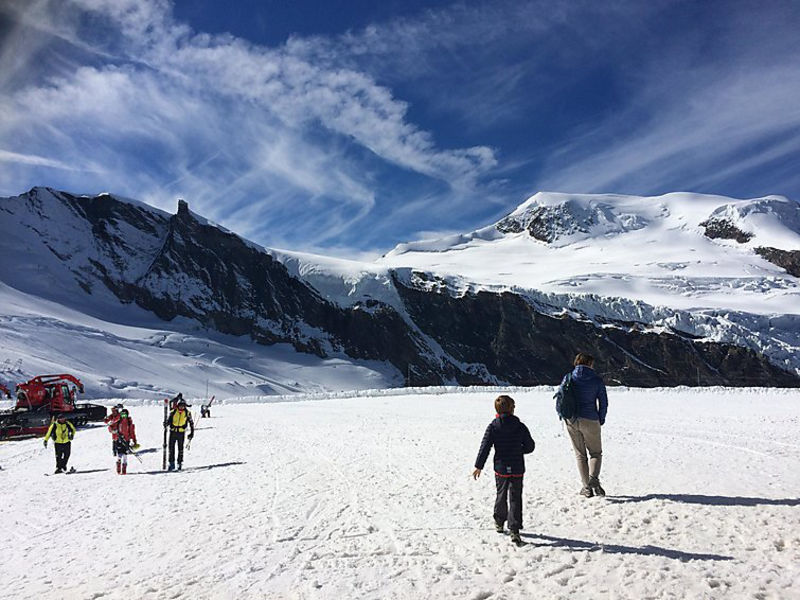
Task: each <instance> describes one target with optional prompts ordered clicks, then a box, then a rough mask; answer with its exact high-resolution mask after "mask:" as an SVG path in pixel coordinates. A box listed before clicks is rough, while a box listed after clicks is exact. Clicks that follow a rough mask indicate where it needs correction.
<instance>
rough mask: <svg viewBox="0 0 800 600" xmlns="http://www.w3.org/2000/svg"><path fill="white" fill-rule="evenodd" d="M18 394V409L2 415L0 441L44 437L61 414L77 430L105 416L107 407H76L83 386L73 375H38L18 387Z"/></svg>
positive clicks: (81, 405)
mask: <svg viewBox="0 0 800 600" xmlns="http://www.w3.org/2000/svg"><path fill="white" fill-rule="evenodd" d="M70 384H73V387H72V388H71V389H70ZM16 393H17V405H16V406H15V407H14V408H13V409H12V410H6V411H0V439H7V438H18V437H30V436H36V435H44V434H45V433H46V432H47V428H48V427H49V426H50V422H51V421H52V419H53V417H54V416H56V415H58V414H59V413H64V414H65V415H66V417H67V419H69V420H70V421H72V423H73V424H74V425H75V426H76V427H77V426H79V425H85V424H86V423H88V422H90V421H102V420H103V419H104V418H105V416H106V407H105V406H100V405H97V404H76V403H75V399H76V396H77V395H78V394H79V393H81V394H82V393H83V384H82V383H81V382H80V380H79V379H78V378H77V377H74V376H72V375H66V374H64V375H39V376H38V377H34V378H33V379H31V380H30V381H28V382H27V383H20V384H17V387H16Z"/></svg>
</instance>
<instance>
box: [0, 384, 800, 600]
mask: <svg viewBox="0 0 800 600" xmlns="http://www.w3.org/2000/svg"><path fill="white" fill-rule="evenodd" d="M551 394H552V392H551V391H550V390H549V389H544V388H542V389H533V390H530V391H524V392H518V391H514V392H512V395H513V396H514V397H515V398H516V399H517V414H518V415H519V416H520V418H521V419H522V420H523V421H524V422H526V423H527V424H528V425H529V427H530V429H531V431H532V434H533V436H534V438H535V440H536V451H535V452H534V453H533V455H530V456H529V457H528V458H527V467H528V471H527V474H526V478H525V490H524V523H525V527H524V529H523V537H524V539H525V541H527V542H528V545H527V546H525V547H524V548H516V547H514V546H513V545H512V544H511V543H510V542H509V540H508V538H507V537H506V536H501V535H498V534H497V533H495V532H494V530H493V526H492V518H491V509H492V503H493V499H494V480H493V477H492V476H491V468H490V467H491V462H489V463H487V467H489V468H488V470H487V472H485V473H484V476H482V477H481V478H480V479H479V480H478V481H477V482H475V481H472V479H471V477H470V472H471V470H472V465H473V461H474V459H475V455H476V453H477V449H478V444H479V442H480V438H481V435H482V433H483V430H484V428H485V427H486V425H487V424H488V422H489V421H490V420H491V419H492V417H493V409H492V401H493V398H494V397H495V395H496V393H489V392H480V393H468V392H459V393H452V394H439V395H437V394H425V393H424V392H423V393H416V394H408V395H395V396H379V395H376V396H374V397H356V398H334V399H328V400H321V401H318V400H313V401H312V400H305V401H299V402H279V403H269V404H221V405H219V406H214V408H213V417H212V418H211V419H202V420H198V421H197V426H198V429H197V433H196V436H195V439H194V441H193V445H192V448H191V450H190V451H188V452H187V453H186V459H185V465H184V466H185V467H186V470H185V471H184V472H181V473H163V472H162V471H161V470H160V467H161V439H162V430H161V427H160V422H161V419H162V411H161V408H160V407H156V406H136V407H134V408H132V416H133V417H134V420H135V421H136V424H137V433H138V435H139V441H140V443H141V444H142V448H143V450H145V452H144V453H143V454H141V458H142V461H143V464H142V463H139V462H138V461H137V460H136V459H135V458H133V457H130V459H129V472H130V474H129V475H128V476H125V477H119V476H117V475H116V474H115V473H114V472H113V458H112V457H111V453H110V436H109V434H108V433H107V431H106V430H105V428H101V427H95V428H89V429H82V430H79V432H78V435H77V436H76V439H75V442H74V443H73V452H72V458H71V459H70V464H72V465H74V466H75V467H76V468H77V469H78V470H79V471H84V472H83V473H80V472H79V473H77V474H74V475H69V476H57V477H43V474H44V473H50V472H52V468H53V464H54V459H53V450H52V448H48V449H47V450H44V449H43V448H42V445H41V440H26V441H17V442H8V443H2V444H0V466H2V470H0V506H3V515H4V517H3V522H4V529H5V535H4V536H2V538H0V556H2V562H3V585H4V589H5V590H6V591H9V590H10V591H11V596H8V597H13V598H15V599H20V600H22V599H26V598H36V599H37V600H41V599H42V598H104V599H105V598H111V599H113V598H120V599H126V600H130V599H132V598H154V599H172V598H209V599H211V598H214V599H215V598H375V599H383V598H403V599H416V598H444V597H454V598H469V599H487V598H492V599H494V598H498V599H499V598H505V599H511V598H532V597H536V598H565V599H566V598H637V599H642V598H754V599H766V598H799V597H800V567H798V565H800V471H798V469H797V464H798V458H799V457H800V456H799V455H800V448H798V445H797V443H796V442H797V439H798V434H799V433H800V420H799V419H798V416H797V407H798V400H800V397H799V396H798V394H797V393H796V392H781V393H778V392H774V393H771V392H769V391H768V390H720V389H717V390H687V389H680V390H663V389H661V390H635V389H614V388H611V389H610V404H611V407H610V410H609V417H608V423H607V425H606V427H605V428H604V430H603V436H604V445H605V448H604V450H605V453H604V465H603V474H602V475H603V476H602V480H603V483H604V485H605V486H606V489H607V492H608V493H609V496H608V497H607V498H605V499H603V498H592V499H585V498H582V497H580V496H578V494H577V491H578V488H579V484H578V480H577V474H576V469H575V465H574V461H573V457H572V452H571V448H570V446H569V442H568V441H567V439H566V436H565V434H564V432H563V431H561V428H560V425H559V423H558V420H557V418H556V417H555V414H554V411H553V402H552V399H551ZM490 461H491V458H490ZM487 475H488V476H487Z"/></svg>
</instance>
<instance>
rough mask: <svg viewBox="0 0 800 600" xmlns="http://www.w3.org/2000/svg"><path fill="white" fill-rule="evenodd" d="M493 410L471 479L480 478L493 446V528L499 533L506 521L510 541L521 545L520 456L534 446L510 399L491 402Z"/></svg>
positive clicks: (521, 462)
mask: <svg viewBox="0 0 800 600" xmlns="http://www.w3.org/2000/svg"><path fill="white" fill-rule="evenodd" d="M494 409H495V412H496V413H497V416H496V418H495V419H494V421H492V422H491V423H489V426H488V427H487V428H486V432H485V433H484V434H483V440H481V447H480V450H478V458H476V459H475V470H474V471H473V472H472V476H473V477H474V478H475V479H477V478H478V477H480V476H481V471H482V470H483V466H484V465H485V464H486V459H487V458H489V451H490V450H491V449H492V446H494V478H495V484H496V486H497V498H496V499H495V503H494V523H495V529H496V530H497V531H498V533H502V532H503V525H504V524H505V522H506V519H508V530H509V531H510V532H511V541H513V542H514V543H515V544H522V543H523V542H522V538H520V535H519V530H520V529H522V477H523V475H524V474H525V457H524V455H525V454H529V453H531V452H533V449H534V447H535V444H534V442H533V438H532V437H531V432H530V431H528V428H527V427H526V426H525V424H524V423H523V422H522V421H520V420H519V419H518V418H517V417H515V416H514V399H513V398H512V397H511V396H505V395H503V396H498V397H497V399H496V400H495V401H494ZM509 505H510V506H509Z"/></svg>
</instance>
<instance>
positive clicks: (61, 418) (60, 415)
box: [56, 413, 67, 421]
mask: <svg viewBox="0 0 800 600" xmlns="http://www.w3.org/2000/svg"><path fill="white" fill-rule="evenodd" d="M66 418H67V417H66V415H65V414H64V413H58V416H57V417H56V419H58V420H59V421H63V420H64V419H66Z"/></svg>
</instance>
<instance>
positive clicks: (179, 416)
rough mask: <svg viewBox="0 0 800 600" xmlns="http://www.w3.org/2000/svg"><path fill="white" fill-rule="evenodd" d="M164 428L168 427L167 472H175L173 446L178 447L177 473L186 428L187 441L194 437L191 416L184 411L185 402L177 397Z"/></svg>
mask: <svg viewBox="0 0 800 600" xmlns="http://www.w3.org/2000/svg"><path fill="white" fill-rule="evenodd" d="M164 427H169V467H168V468H167V470H168V471H174V470H175V445H176V444H177V445H178V471H180V470H181V468H182V467H183V440H184V437H185V436H186V428H187V427H188V428H189V439H190V440H191V439H192V438H193V437H194V421H193V420H192V414H191V413H190V412H189V411H188V410H187V409H186V401H185V400H184V399H183V396H180V395H179V400H178V402H177V404H176V405H175V408H174V409H173V410H172V412H170V413H169V416H168V417H167V422H166V423H164Z"/></svg>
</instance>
